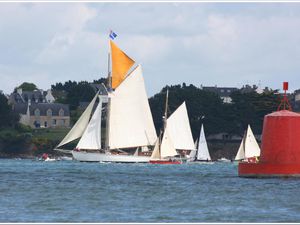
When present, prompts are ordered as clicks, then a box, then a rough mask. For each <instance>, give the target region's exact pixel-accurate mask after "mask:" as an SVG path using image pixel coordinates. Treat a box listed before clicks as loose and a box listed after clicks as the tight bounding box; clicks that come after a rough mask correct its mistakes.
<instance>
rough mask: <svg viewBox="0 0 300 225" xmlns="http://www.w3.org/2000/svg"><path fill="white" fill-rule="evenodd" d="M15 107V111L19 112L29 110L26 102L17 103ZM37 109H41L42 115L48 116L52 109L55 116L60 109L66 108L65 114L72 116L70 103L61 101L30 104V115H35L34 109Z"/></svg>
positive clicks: (22, 112)
mask: <svg viewBox="0 0 300 225" xmlns="http://www.w3.org/2000/svg"><path fill="white" fill-rule="evenodd" d="M13 109H14V111H15V112H17V113H19V114H26V112H27V104H26V103H20V104H16V105H14V108H13ZM36 109H39V110H40V115H41V116H46V115H47V110H48V109H51V110H52V115H53V116H58V115H59V110H60V109H63V110H64V116H70V110H69V105H66V104H61V103H38V104H31V105H30V106H29V111H30V115H34V111H35V110H36Z"/></svg>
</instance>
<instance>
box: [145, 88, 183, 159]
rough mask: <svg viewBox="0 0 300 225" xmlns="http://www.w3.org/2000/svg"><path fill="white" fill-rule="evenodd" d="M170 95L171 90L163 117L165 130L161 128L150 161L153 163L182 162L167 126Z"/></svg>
mask: <svg viewBox="0 0 300 225" xmlns="http://www.w3.org/2000/svg"><path fill="white" fill-rule="evenodd" d="M168 95H169V91H168V90H167V95H166V106H165V115H164V117H163V118H164V126H163V130H161V132H160V135H159V137H158V138H157V141H156V143H155V147H154V150H153V152H152V155H151V158H150V161H149V162H150V163H151V164H181V163H182V161H181V160H180V159H178V158H176V157H175V156H177V155H178V153H177V151H176V149H175V147H174V141H173V140H172V138H171V137H170V133H169V130H168V128H167V127H168V120H167V111H168ZM161 137H162V138H161Z"/></svg>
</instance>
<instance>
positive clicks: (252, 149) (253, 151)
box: [245, 125, 260, 158]
mask: <svg viewBox="0 0 300 225" xmlns="http://www.w3.org/2000/svg"><path fill="white" fill-rule="evenodd" d="M254 156H260V148H259V146H258V144H257V141H256V139H255V137H254V134H253V132H252V130H251V127H250V125H248V129H247V136H246V141H245V158H249V157H254Z"/></svg>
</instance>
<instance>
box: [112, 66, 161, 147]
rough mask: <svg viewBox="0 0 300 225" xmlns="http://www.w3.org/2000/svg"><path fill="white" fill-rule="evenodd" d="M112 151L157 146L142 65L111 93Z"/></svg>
mask: <svg viewBox="0 0 300 225" xmlns="http://www.w3.org/2000/svg"><path fill="white" fill-rule="evenodd" d="M110 97H111V99H110V115H109V130H108V132H109V148H110V149H116V148H131V147H138V146H147V145H154V143H155V141H156V138H157V136H156V131H155V128H154V123H153V118H152V114H151V111H150V106H149V102H148V97H147V94H146V90H145V84H144V79H143V76H142V69H141V65H138V66H137V67H136V68H135V69H134V70H133V71H132V73H131V74H129V75H128V76H127V77H126V79H125V80H124V81H123V82H122V83H121V84H120V85H119V86H118V88H116V90H115V91H114V92H113V93H111V94H110Z"/></svg>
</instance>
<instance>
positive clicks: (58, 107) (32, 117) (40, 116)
mask: <svg viewBox="0 0 300 225" xmlns="http://www.w3.org/2000/svg"><path fill="white" fill-rule="evenodd" d="M13 110H14V111H15V112H17V113H19V114H20V116H21V117H20V123H22V124H24V125H27V126H30V127H31V128H49V127H51V128H57V127H69V126H70V111H69V106H68V105H65V104H60V103H33V104H30V102H29V103H28V104H26V103H20V104H15V105H13Z"/></svg>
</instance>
